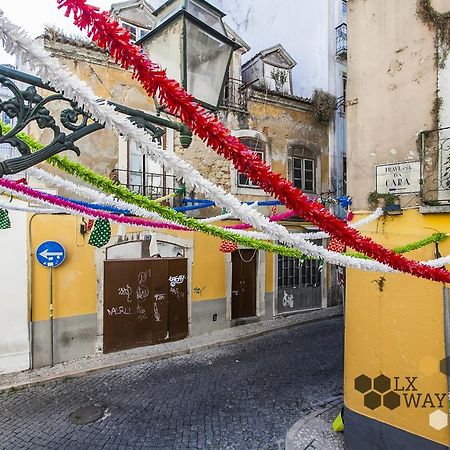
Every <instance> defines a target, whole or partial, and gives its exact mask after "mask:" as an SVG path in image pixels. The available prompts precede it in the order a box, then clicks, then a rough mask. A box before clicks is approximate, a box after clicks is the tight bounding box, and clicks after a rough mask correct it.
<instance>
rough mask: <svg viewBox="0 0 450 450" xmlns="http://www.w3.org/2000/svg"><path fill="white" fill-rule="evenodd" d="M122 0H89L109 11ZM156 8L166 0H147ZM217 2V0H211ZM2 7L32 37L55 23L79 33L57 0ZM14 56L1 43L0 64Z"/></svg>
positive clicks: (8, 0)
mask: <svg viewBox="0 0 450 450" xmlns="http://www.w3.org/2000/svg"><path fill="white" fill-rule="evenodd" d="M120 1H121V0H112V1H111V0H88V3H89V4H91V5H95V6H98V7H99V8H101V9H103V10H107V11H109V9H110V7H111V4H112V3H119V2H120ZM147 1H148V3H150V4H151V5H152V6H153V7H154V8H157V7H158V6H160V5H161V4H162V3H164V1H165V0H147ZM209 1H210V2H211V3H213V4H214V3H215V2H216V0H209ZM0 9H2V10H3V12H4V13H5V14H6V17H8V18H9V19H10V20H12V22H13V23H15V24H16V25H19V26H21V27H22V28H24V29H25V30H26V31H27V32H28V34H29V35H30V36H32V37H36V36H39V35H40V34H41V33H42V32H43V31H44V28H45V26H46V25H53V26H57V27H58V28H61V29H63V30H64V31H65V33H66V34H71V35H75V34H76V35H79V34H80V31H79V30H78V28H76V27H75V26H74V25H73V24H72V21H71V19H70V18H66V17H64V14H63V12H62V10H59V9H58V8H57V7H56V0H0ZM14 62H15V60H14V58H13V57H11V56H9V55H8V54H7V53H5V52H4V51H3V48H2V46H1V45H0V64H5V63H9V64H13V63H14Z"/></svg>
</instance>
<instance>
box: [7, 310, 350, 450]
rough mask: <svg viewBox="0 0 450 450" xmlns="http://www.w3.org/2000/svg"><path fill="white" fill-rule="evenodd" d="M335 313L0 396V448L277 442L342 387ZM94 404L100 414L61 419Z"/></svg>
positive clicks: (264, 445) (267, 445) (270, 445)
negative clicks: (83, 421) (81, 421)
mask: <svg viewBox="0 0 450 450" xmlns="http://www.w3.org/2000/svg"><path fill="white" fill-rule="evenodd" d="M342 347H343V321H342V318H337V319H332V320H327V321H322V322H317V323H311V324H307V325H301V326H297V327H295V328H290V329H286V330H281V331H276V332H273V333H272V334H270V335H268V336H264V337H260V338H256V339H252V340H248V341H246V342H242V343H239V344H234V345H229V346H226V347H223V348H220V349H215V350H212V351H207V352H201V353H197V354H193V355H188V356H182V357H178V358H172V359H168V360H163V361H158V362H153V363H146V364H140V365H137V366H133V367H129V368H125V369H116V370H111V371H109V372H107V373H101V374H93V375H89V376H86V377H83V378H78V379H73V380H68V381H66V382H52V383H50V384H46V385H44V386H37V387H32V388H28V389H24V390H19V391H10V392H6V393H3V394H1V395H0V401H1V405H2V408H1V410H0V448H2V449H16V448H33V449H36V448H49V449H61V448H68V449H88V448H89V449H99V448H120V449H125V448H130V449H131V448H154V449H165V448H167V449H188V448H189V449H225V448H227V449H278V448H282V445H283V443H284V439H285V437H286V433H287V432H288V430H289V429H290V427H291V426H292V425H293V424H294V423H295V422H296V421H297V420H298V419H300V418H301V417H302V416H303V415H304V414H306V413H308V412H310V411H311V410H313V409H314V408H315V407H317V405H318V404H320V403H321V402H324V401H326V400H327V399H328V398H330V397H333V396H335V395H337V394H339V393H341V392H342V371H343V348H342ZM88 405H99V406H101V407H102V408H103V410H104V414H103V418H101V419H100V420H98V421H96V422H94V423H90V424H87V425H75V424H73V423H72V422H71V420H70V418H69V416H70V414H71V413H72V412H74V411H75V410H77V409H78V408H80V407H83V406H88Z"/></svg>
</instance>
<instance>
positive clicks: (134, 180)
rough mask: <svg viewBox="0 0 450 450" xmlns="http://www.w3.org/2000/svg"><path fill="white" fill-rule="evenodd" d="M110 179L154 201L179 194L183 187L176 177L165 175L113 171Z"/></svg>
mask: <svg viewBox="0 0 450 450" xmlns="http://www.w3.org/2000/svg"><path fill="white" fill-rule="evenodd" d="M110 178H111V179H112V180H113V181H114V182H115V183H117V184H120V185H122V186H126V187H127V188H128V189H129V190H130V191H133V192H136V193H137V194H141V195H143V196H145V197H148V198H150V199H152V200H154V199H158V198H161V197H165V196H166V195H169V194H178V193H179V191H180V189H182V187H183V186H182V184H181V183H180V182H179V180H178V179H177V178H176V177H175V176H174V175H168V174H165V173H162V174H161V173H149V172H139V171H134V170H121V169H114V170H113V171H111V175H110Z"/></svg>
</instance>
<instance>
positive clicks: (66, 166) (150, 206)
mask: <svg viewBox="0 0 450 450" xmlns="http://www.w3.org/2000/svg"><path fill="white" fill-rule="evenodd" d="M0 126H1V128H2V131H3V133H6V132H8V131H9V130H10V129H11V127H9V126H8V125H6V124H4V123H2V122H1V121H0ZM17 137H18V138H19V139H20V140H22V141H23V142H25V143H26V144H28V145H29V147H30V148H31V149H32V150H40V149H41V148H43V147H44V146H43V145H42V144H41V143H39V142H37V141H35V140H34V139H33V138H32V137H31V136H29V135H27V134H25V133H19V134H18V135H17ZM47 162H48V163H50V164H52V165H53V166H55V167H57V168H58V169H60V170H62V171H64V172H66V173H68V174H69V175H74V176H76V177H78V178H80V179H81V180H83V181H85V182H86V183H88V184H90V185H92V186H95V187H96V188H98V189H100V190H101V191H102V192H104V193H107V194H112V195H114V196H115V197H116V198H118V199H120V200H123V201H124V202H127V203H130V204H134V205H137V206H140V207H141V208H144V209H146V210H148V211H152V212H156V213H158V214H159V215H160V216H161V217H163V218H164V219H167V220H170V221H172V222H175V223H178V224H180V225H183V226H185V227H187V228H190V229H192V230H195V231H200V232H202V233H206V234H209V235H211V236H215V237H218V238H221V239H223V240H225V241H232V242H236V243H238V244H241V245H245V246H247V247H250V248H254V249H257V250H264V251H266V252H271V253H278V254H280V255H284V256H288V257H292V258H298V259H304V258H305V255H304V254H303V253H302V252H301V251H299V250H297V249H294V248H290V247H285V246H282V245H276V244H270V243H269V242H265V241H260V240H256V239H252V238H248V237H245V236H238V235H236V234H233V233H230V232H229V231H227V230H225V229H224V228H220V227H216V226H213V225H207V224H204V223H202V222H200V221H198V220H196V219H194V218H192V217H187V216H185V215H184V214H183V213H180V212H177V211H174V210H173V209H171V208H168V207H165V206H162V205H161V204H159V203H158V202H155V201H154V200H150V199H149V198H147V197H144V196H143V195H140V194H137V193H135V192H132V191H130V190H129V189H127V188H126V187H124V186H120V185H117V184H115V183H114V182H113V181H112V180H110V179H109V178H107V177H104V176H102V175H99V174H97V173H96V172H94V171H93V170H91V169H89V168H87V167H85V166H83V165H82V164H80V163H77V162H75V161H71V160H70V159H68V158H66V157H61V156H52V157H51V158H49V159H48V160H47Z"/></svg>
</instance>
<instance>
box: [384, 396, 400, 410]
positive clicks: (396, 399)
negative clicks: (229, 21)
mask: <svg viewBox="0 0 450 450" xmlns="http://www.w3.org/2000/svg"><path fill="white" fill-rule="evenodd" d="M400 400H401V398H400V395H398V394H397V392H394V391H391V392H388V393H387V394H386V395H384V396H383V406H385V407H386V408H388V409H390V410H391V411H392V410H394V409H396V408H398V407H399V406H400Z"/></svg>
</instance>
